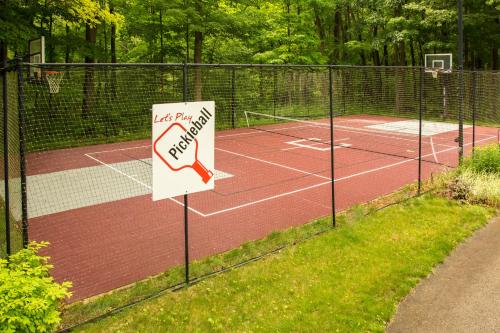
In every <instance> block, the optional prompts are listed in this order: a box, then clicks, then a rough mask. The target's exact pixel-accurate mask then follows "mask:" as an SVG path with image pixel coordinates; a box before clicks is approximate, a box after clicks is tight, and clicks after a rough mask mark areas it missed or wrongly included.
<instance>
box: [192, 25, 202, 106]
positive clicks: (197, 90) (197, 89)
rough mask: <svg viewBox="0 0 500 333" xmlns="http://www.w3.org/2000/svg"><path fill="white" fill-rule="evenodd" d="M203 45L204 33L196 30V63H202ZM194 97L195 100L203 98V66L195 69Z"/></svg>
mask: <svg viewBox="0 0 500 333" xmlns="http://www.w3.org/2000/svg"><path fill="white" fill-rule="evenodd" d="M202 46H203V33H202V32H201V31H195V33H194V63H195V64H201V52H202ZM194 98H195V101H201V100H202V82H201V67H196V69H195V71H194Z"/></svg>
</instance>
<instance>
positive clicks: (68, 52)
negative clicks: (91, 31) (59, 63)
mask: <svg viewBox="0 0 500 333" xmlns="http://www.w3.org/2000/svg"><path fill="white" fill-rule="evenodd" d="M70 45H71V41H70V39H69V25H68V24H66V52H65V54H64V61H65V62H66V63H69V60H70V59H69V56H70V52H71V49H70Z"/></svg>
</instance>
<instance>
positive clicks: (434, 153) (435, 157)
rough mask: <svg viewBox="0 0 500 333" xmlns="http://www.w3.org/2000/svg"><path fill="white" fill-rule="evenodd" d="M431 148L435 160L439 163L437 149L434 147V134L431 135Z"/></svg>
mask: <svg viewBox="0 0 500 333" xmlns="http://www.w3.org/2000/svg"><path fill="white" fill-rule="evenodd" d="M431 149H432V155H434V161H436V163H439V161H438V157H437V154H436V150H435V149H434V142H433V141H432V136H431Z"/></svg>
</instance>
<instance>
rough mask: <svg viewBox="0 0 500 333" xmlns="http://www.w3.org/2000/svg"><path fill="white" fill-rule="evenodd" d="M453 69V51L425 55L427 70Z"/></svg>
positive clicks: (443, 71) (441, 70)
mask: <svg viewBox="0 0 500 333" xmlns="http://www.w3.org/2000/svg"><path fill="white" fill-rule="evenodd" d="M452 69H453V55H452V54H451V53H438V54H426V55H425V71H426V72H435V71H439V72H441V73H450V72H451V71H452Z"/></svg>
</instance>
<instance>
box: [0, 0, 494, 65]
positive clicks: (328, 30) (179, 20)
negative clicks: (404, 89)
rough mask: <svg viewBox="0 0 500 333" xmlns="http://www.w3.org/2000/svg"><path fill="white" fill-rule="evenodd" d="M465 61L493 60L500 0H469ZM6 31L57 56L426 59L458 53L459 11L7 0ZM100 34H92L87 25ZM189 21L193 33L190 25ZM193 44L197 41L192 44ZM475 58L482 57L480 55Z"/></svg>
mask: <svg viewBox="0 0 500 333" xmlns="http://www.w3.org/2000/svg"><path fill="white" fill-rule="evenodd" d="M464 7H465V8H464V12H465V14H464V29H465V39H466V45H468V47H467V52H468V54H467V55H466V57H465V59H466V68H467V67H468V68H470V67H473V66H475V67H479V68H481V67H482V68H488V69H491V68H492V67H493V66H494V64H495V59H496V58H495V52H496V55H497V56H498V45H500V33H499V31H500V22H499V20H498V12H499V8H500V5H499V1H498V0H488V1H469V2H466V3H465V4H464ZM0 18H1V21H2V22H1V23H2V24H0V36H2V39H5V40H6V42H7V45H9V49H10V55H11V56H13V54H14V53H17V54H23V53H24V52H25V51H26V42H27V40H28V39H30V38H33V37H36V36H38V35H40V34H43V35H45V36H46V44H47V58H48V61H52V62H54V61H59V62H60V61H64V60H67V61H70V62H81V61H82V60H83V58H84V57H85V56H86V55H89V54H91V55H95V56H96V60H97V61H99V62H110V61H111V58H112V54H111V40H112V36H111V25H114V26H115V27H117V34H116V52H115V56H116V58H117V59H118V62H182V61H184V60H185V58H186V56H187V55H188V54H189V61H190V62H193V61H194V58H193V55H194V53H195V47H194V46H195V33H201V34H202V37H201V47H200V49H199V50H198V51H200V52H201V54H202V62H207V63H274V64H289V63H294V64H326V63H332V64H358V65H365V64H373V65H382V64H388V65H405V64H415V65H419V64H422V63H421V62H422V60H423V54H424V53H436V52H439V53H440V52H454V51H455V49H456V45H455V43H456V31H457V26H456V22H457V10H456V3H455V2H445V1H437V0H432V1H423V0H414V1H399V0H398V1H382V0H371V1H360V0H356V1H351V2H347V1H340V0H335V1H327V0H297V1H291V0H259V1H228V0H192V1H188V2H187V3H185V1H184V0H148V1H139V0H99V1H97V0H76V1H65V0H52V1H45V0H28V1H7V6H6V7H5V10H2V12H1V13H0ZM86 25H90V26H94V27H96V28H97V42H96V43H95V44H94V43H86V42H85V26H86ZM187 30H189V33H188V38H187V41H186V32H187ZM187 44H188V45H189V49H187V48H186V46H187ZM473 61H474V62H475V64H473Z"/></svg>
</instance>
